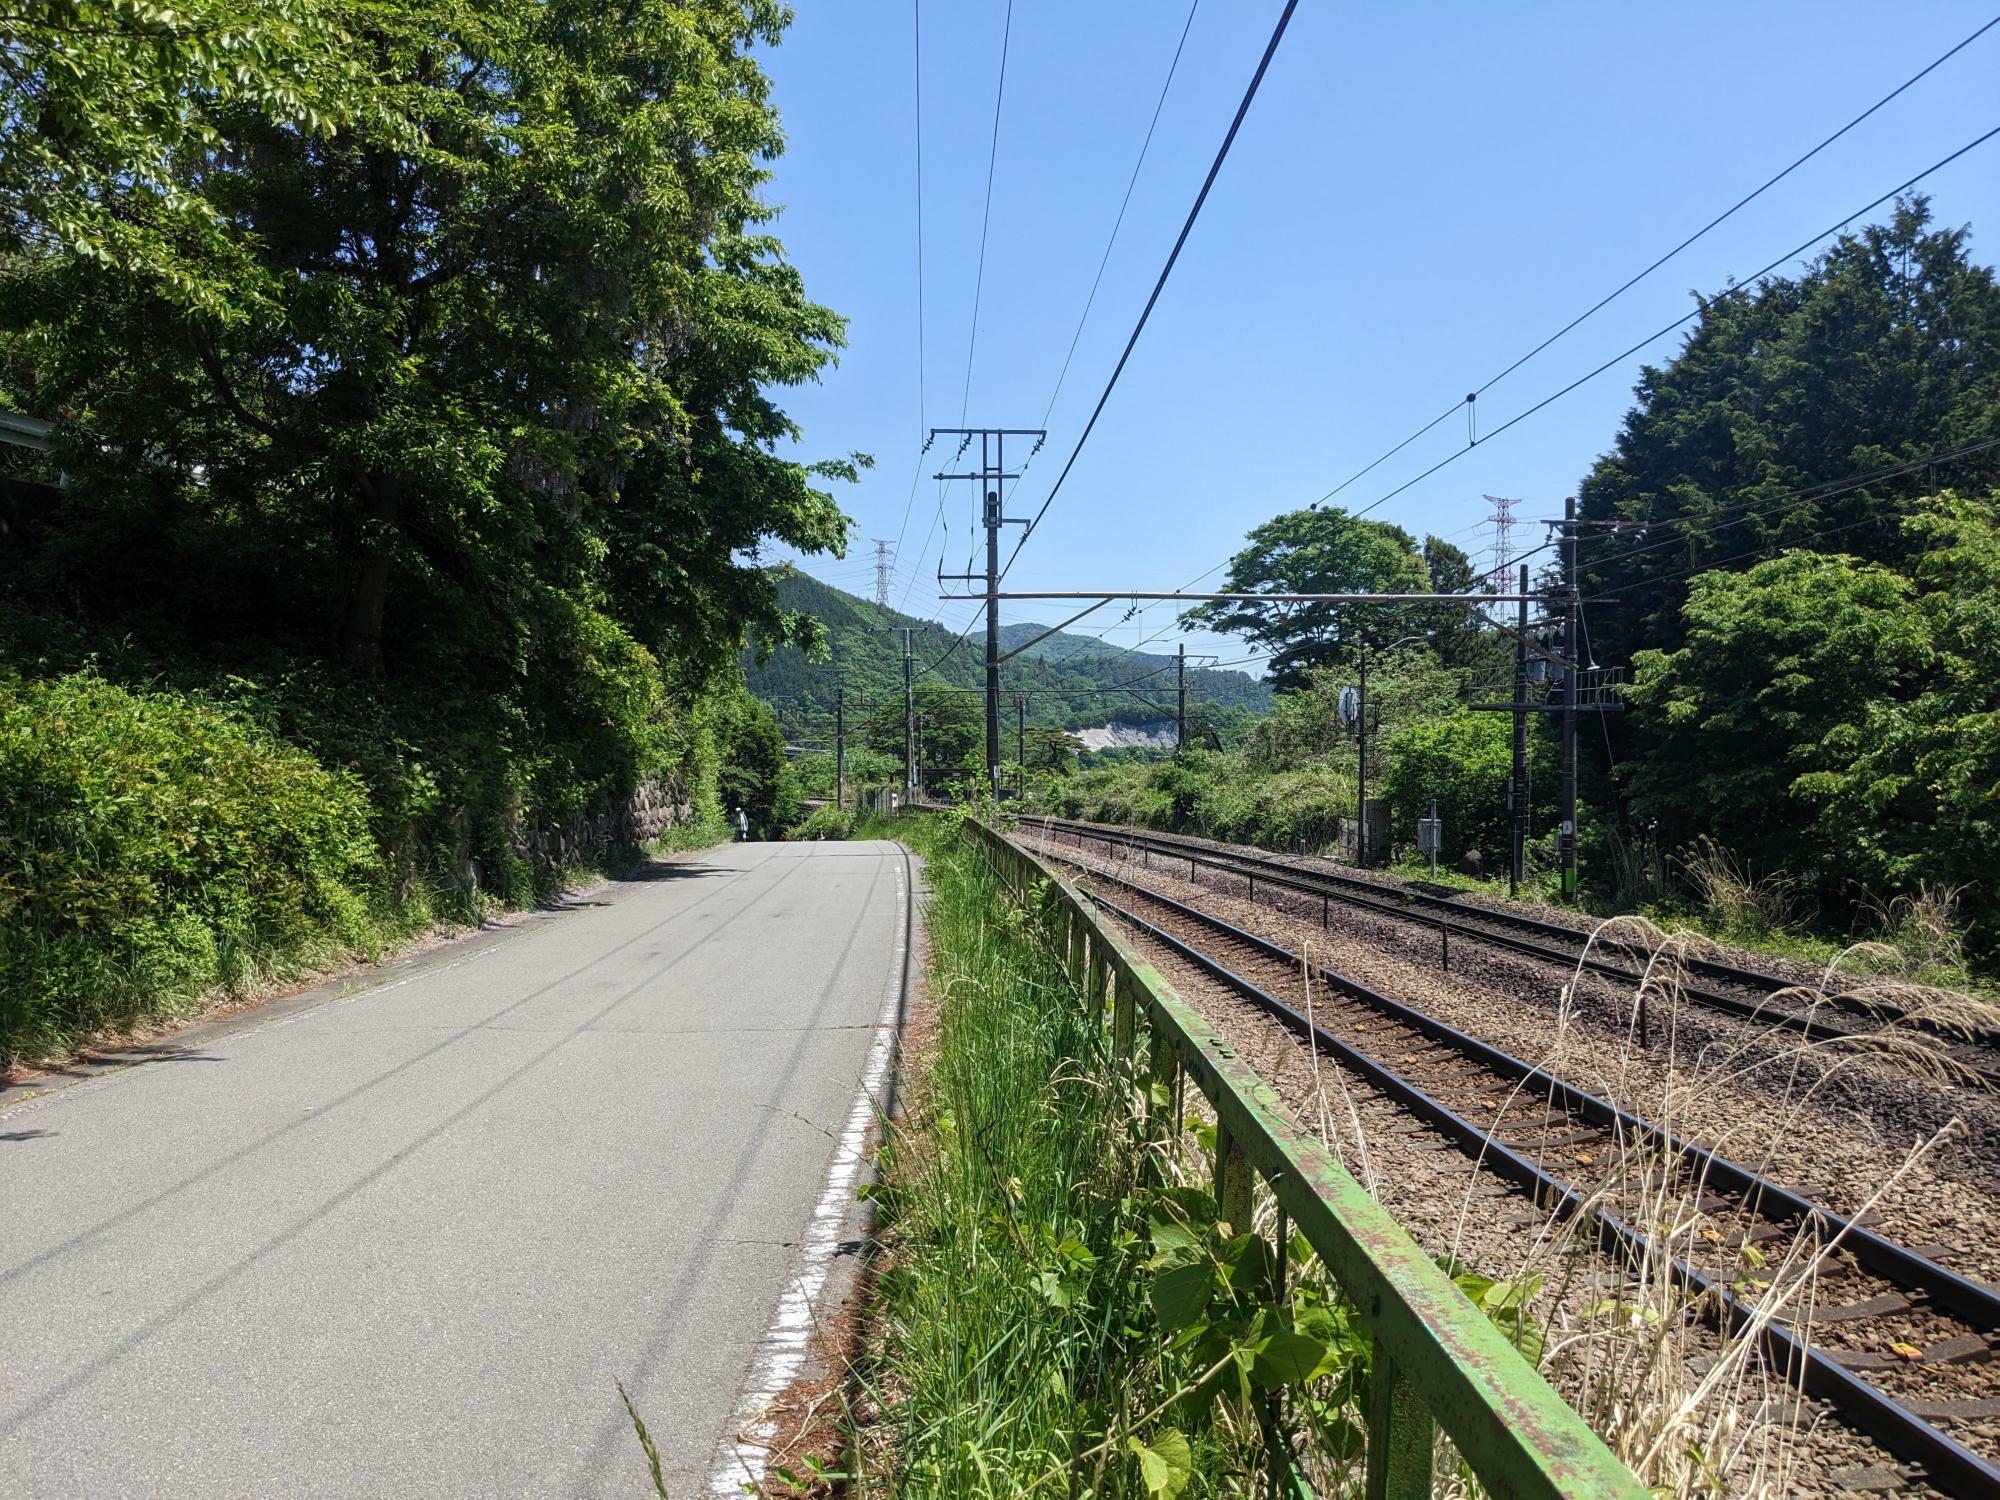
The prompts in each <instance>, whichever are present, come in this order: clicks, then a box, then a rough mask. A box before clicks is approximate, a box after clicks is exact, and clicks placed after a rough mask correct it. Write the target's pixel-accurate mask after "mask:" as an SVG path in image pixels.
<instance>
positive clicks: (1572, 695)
mask: <svg viewBox="0 0 2000 1500" xmlns="http://www.w3.org/2000/svg"><path fill="white" fill-rule="evenodd" d="M1562 536H1563V540H1562V571H1563V705H1562V896H1563V900H1565V901H1574V900H1576V886H1577V878H1576V844H1577V838H1576V831H1577V830H1576V678H1577V673H1578V671H1579V670H1580V663H1581V662H1582V660H1583V658H1582V656H1581V655H1580V654H1579V652H1578V650H1577V645H1578V642H1577V635H1576V619H1577V592H1576V496H1574V495H1571V496H1570V497H1569V498H1568V499H1567V500H1565V501H1564V502H1563V528H1562Z"/></svg>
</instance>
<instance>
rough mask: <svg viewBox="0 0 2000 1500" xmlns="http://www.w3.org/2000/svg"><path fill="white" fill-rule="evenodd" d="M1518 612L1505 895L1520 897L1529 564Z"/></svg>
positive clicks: (1524, 845) (1524, 862)
mask: <svg viewBox="0 0 2000 1500" xmlns="http://www.w3.org/2000/svg"><path fill="white" fill-rule="evenodd" d="M1520 592H1521V612H1520V615H1519V617H1518V619H1519V624H1518V627H1517V629H1516V632H1515V635H1514V782H1513V792H1514V795H1513V804H1514V805H1513V806H1512V807H1510V808H1509V809H1508V811H1509V812H1511V813H1513V815H1514V848H1513V858H1512V859H1510V860H1509V861H1508V864H1507V894H1508V895H1509V896H1518V895H1520V894H1521V882H1522V880H1524V879H1525V878H1527V871H1528V565H1527V564H1526V563H1522V564H1521V590H1520Z"/></svg>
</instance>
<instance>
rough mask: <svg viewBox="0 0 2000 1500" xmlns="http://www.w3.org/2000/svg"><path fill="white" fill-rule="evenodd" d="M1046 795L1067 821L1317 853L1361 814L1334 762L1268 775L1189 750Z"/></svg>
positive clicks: (1083, 777) (1070, 782) (1094, 774)
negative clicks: (1343, 825) (1084, 820)
mask: <svg viewBox="0 0 2000 1500" xmlns="http://www.w3.org/2000/svg"><path fill="white" fill-rule="evenodd" d="M1041 795H1042V801H1043V805H1046V806H1048V807H1049V808H1050V810H1051V811H1054V812H1057V813H1059V814H1061V815H1062V816H1063V817H1069V818H1088V819H1090V820H1091V821H1092V822H1101V823H1132V824H1136V825H1138V826H1140V827H1144V828H1158V829H1161V830H1163V831H1167V832H1174V833H1196V834H1200V835H1202V836H1203V837H1205V838H1214V839H1224V840H1228V841H1229V842H1232V843H1245V844H1261V845H1263V846H1264V847H1265V848H1267V849H1287V850H1290V849H1297V848H1301V847H1303V848H1306V849H1311V850H1317V849H1320V848H1322V847H1324V846H1326V845H1328V844H1331V843H1332V842H1333V840H1334V838H1335V836H1336V835H1337V833H1338V831H1339V824H1340V820H1341V819H1342V818H1352V817H1353V816H1354V773H1353V771H1352V769H1351V768H1345V767H1342V766H1339V765H1336V764H1334V763H1332V762H1330V761H1327V760H1317V761H1313V762H1310V763H1308V764H1304V765H1301V766H1299V767H1297V768H1295V769H1292V770H1285V771H1275V772H1266V771H1263V770H1261V769H1259V768H1258V767H1257V766H1255V765H1254V764H1252V763H1251V762H1250V761H1248V760H1246V759H1245V758H1244V757H1243V756H1241V755H1237V754H1234V753H1230V752H1221V751H1212V750H1187V751H1183V752H1182V753H1181V754H1180V755H1177V756H1175V757H1174V758H1173V759H1172V760H1168V761H1162V762H1155V763H1151V764H1149V763H1146V762H1135V761H1127V762H1124V763H1120V764H1115V765H1111V766H1106V767H1103V768H1101V769H1096V770H1089V771H1081V772H1078V773H1077V774H1076V775H1075V776H1071V777H1067V778H1065V779H1063V780H1061V781H1057V782H1055V783H1053V784H1051V785H1050V786H1048V787H1047V788H1046V790H1045V791H1044V792H1043V793H1042V794H1041Z"/></svg>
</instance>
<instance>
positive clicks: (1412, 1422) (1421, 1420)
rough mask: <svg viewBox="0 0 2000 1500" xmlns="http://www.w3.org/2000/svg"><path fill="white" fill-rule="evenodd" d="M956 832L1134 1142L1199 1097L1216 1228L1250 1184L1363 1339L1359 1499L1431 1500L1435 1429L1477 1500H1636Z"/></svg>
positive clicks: (1072, 915)
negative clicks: (1075, 1025) (1103, 1080)
mask: <svg viewBox="0 0 2000 1500" xmlns="http://www.w3.org/2000/svg"><path fill="white" fill-rule="evenodd" d="M967 827H968V830H969V831H971V832H973V833H974V834H976V835H977V836H978V838H979V839H980V840H981V842H982V843H983V844H984V846H985V849H986V853H987V856H988V858H989V859H990V860H991V861H992V864H993V866H994V868H995V869H996V871H998V872H999V874H1000V876H1001V879H1002V880H1003V882H1004V883H1005V884H1006V885H1007V886H1008V887H1009V888H1010V889H1011V890H1012V891H1013V892H1014V894H1015V897H1016V899H1017V900H1019V901H1020V902H1021V903H1022V904H1023V905H1024V906H1031V907H1032V908H1033V909H1035V910H1037V911H1038V912H1040V913H1041V914H1042V916H1043V918H1044V920H1045V921H1046V922H1047V924H1048V927H1047V930H1048V931H1049V932H1050V935H1051V937H1052V938H1053V940H1054V941H1055V942H1057V943H1059V944H1060V945H1061V949H1062V953H1061V957H1062V961H1063V964H1064V967H1065V969H1066V970H1067V972H1068V974H1069V976H1070V978H1071V980H1072V982H1073V983H1074V984H1075V986H1076V989H1077V991H1078V993H1079V995H1080V996H1081V997H1082V998H1083V1000H1084V1002H1085V1003H1086V1004H1091V1005H1093V1006H1101V1007H1106V1008H1108V1010H1109V1012H1110V1015H1109V1018H1108V1019H1109V1026H1110V1042H1111V1047H1110V1051H1111V1054H1112V1056H1113V1057H1114V1059H1116V1063H1117V1066H1118V1067H1119V1069H1120V1070H1121V1073H1122V1074H1123V1076H1125V1077H1127V1078H1128V1079H1129V1080H1130V1081H1131V1082H1132V1083H1134V1084H1137V1085H1140V1087H1139V1088H1137V1089H1135V1090H1134V1093H1135V1096H1136V1097H1137V1098H1139V1099H1142V1100H1144V1101H1145V1104H1144V1106H1143V1109H1144V1124H1143V1126H1142V1128H1143V1129H1145V1130H1146V1131H1147V1132H1148V1134H1153V1133H1156V1132H1159V1131H1161V1130H1163V1129H1164V1130H1166V1131H1178V1130H1179V1129H1180V1112H1179V1110H1178V1109H1176V1108H1171V1107H1169V1106H1166V1105H1164V1104H1163V1103H1162V1101H1163V1100H1173V1099H1178V1098H1179V1091H1178V1090H1179V1082H1178V1081H1179V1080H1181V1079H1186V1080H1188V1081H1190V1082H1192V1083H1194V1084H1195V1085H1196V1086H1197V1087H1199V1088H1200V1090H1201V1092H1202V1093H1203V1094H1204V1095H1205V1096H1206V1097H1207V1098H1208V1100H1209V1102H1210V1103H1211V1104H1213V1106H1214V1108H1215V1113H1216V1139H1215V1173H1216V1182H1215V1195H1216V1199H1217V1202H1218V1207H1219V1209H1220V1210H1221V1211H1222V1217H1223V1218H1224V1219H1225V1220H1226V1221H1227V1222H1229V1223H1231V1224H1232V1225H1234V1224H1248V1223H1249V1222H1250V1220H1251V1210H1252V1206H1253V1204H1252V1196H1251V1186H1252V1184H1253V1182H1254V1181H1255V1180H1256V1178H1258V1177H1260V1176H1261V1177H1262V1178H1263V1179H1264V1181H1265V1183H1266V1184H1267V1185H1268V1187H1269V1189H1270V1193H1271V1196H1272V1197H1273V1198H1274V1199H1275V1200H1276V1202H1277V1205H1278V1208H1279V1210H1280V1224H1279V1228H1278V1232H1277V1236H1276V1241H1277V1244H1278V1245H1282V1244H1284V1243H1285V1239H1286V1227H1285V1226H1286V1225H1287V1224H1289V1225H1290V1226H1291V1227H1292V1228H1294V1229H1296V1230H1297V1231H1298V1232H1299V1233H1301V1234H1303V1235H1304V1236H1305V1237H1306V1239H1307V1240H1308V1241H1309V1242H1310V1243H1311V1244H1312V1246H1313V1248H1314V1250H1315V1251H1316V1252H1317V1253H1318V1255H1319V1257H1320V1259H1321V1261H1322V1262H1323V1263H1324V1264H1325V1266H1326V1267H1327V1269H1328V1271H1329V1273H1330V1274H1331V1275H1332V1277H1333V1279H1334V1280H1335V1282H1337V1283H1338V1285H1339V1286H1340V1287H1341V1289H1342V1291H1343V1293H1344V1294H1345V1295H1346V1296H1347V1297H1348V1298H1349V1299H1350V1300H1351V1302H1352V1303H1353V1306H1354V1309H1355V1312H1356V1314H1357V1315H1358V1317H1359V1318H1360V1320H1361V1322H1362V1324H1363V1325H1364V1326H1365V1327H1367V1328H1368V1329H1369V1330H1370V1331H1371V1333H1372V1334H1373V1336H1374V1340H1375V1344H1374V1349H1375V1354H1374V1365H1373V1369H1372V1373H1371V1378H1370V1380H1369V1388H1368V1395H1367V1400H1366V1406H1367V1413H1366V1422H1365V1430H1366V1434H1367V1440H1366V1443H1365V1446H1364V1453H1363V1456H1364V1461H1365V1464H1366V1475H1365V1479H1364V1484H1363V1493H1364V1494H1365V1495H1366V1496H1367V1497H1369V1500H1429V1497H1430V1495H1431V1494H1432V1480H1433V1474H1432V1453H1433V1448H1434V1436H1435V1431H1436V1429H1437V1428H1439V1427H1442V1428H1443V1429H1444V1431H1445V1432H1446V1433H1447V1434H1448V1435H1449V1436H1450V1437H1451V1439H1452V1442H1453V1444H1454V1445H1455V1446H1456V1447H1457V1449H1458V1452H1459V1455H1460V1456H1461V1458H1462V1459H1463V1460H1464V1461H1465V1463H1466V1464H1467V1465H1468V1466H1469V1467H1470V1468H1471V1470H1472V1471H1473V1473H1474V1474H1475V1475H1476V1476H1477V1477H1478V1479H1479V1481H1480V1484H1481V1485H1482V1486H1483V1487H1484V1489H1485V1490H1486V1492H1487V1493H1489V1494H1495V1495H1518V1496H1522V1497H1531V1496H1533V1497H1543V1500H1585V1497H1590V1500H1613V1497H1618V1500H1644V1496H1645V1491H1644V1490H1643V1489H1642V1488H1641V1487H1640V1485H1639V1484H1638V1482H1637V1481H1636V1480H1635V1479H1634V1478H1633V1476H1632V1475H1631V1473H1630V1471H1629V1470H1627V1469H1626V1467H1625V1466H1624V1465H1623V1464H1622V1463H1620V1462H1619V1461H1618V1459H1617V1458H1615V1457H1614V1456H1613V1455H1612V1454H1611V1452H1610V1451H1609V1450H1608V1449H1607V1448H1606V1447H1605V1444H1604V1441H1603V1439H1602V1438H1600V1437H1599V1436H1598V1435H1597V1434H1596V1433H1595V1432H1593V1431H1592V1430H1591V1428H1590V1427H1589V1425H1588V1424H1587V1423H1585V1422H1584V1421H1583V1419H1582V1418H1581V1417H1580V1416H1578V1415H1577V1413H1576V1412H1575V1411H1574V1410H1573V1409H1572V1408H1571V1407H1570V1406H1569V1405H1568V1404H1567V1403H1566V1402H1565V1401H1563V1399H1562V1398H1561V1397H1560V1396H1559V1395H1557V1394H1556V1392H1555V1391H1554V1390H1553V1389H1552V1388H1551V1387H1550V1386H1549V1384H1548V1382H1547V1381H1546V1380H1545V1379H1544V1378H1543V1377H1542V1376H1541V1375H1540V1373H1539V1372H1537V1371H1536V1370H1535V1369H1534V1368H1533V1367H1532V1366H1531V1365H1529V1364H1528V1363H1527V1362H1526V1360H1525V1359H1524V1358H1523V1357H1522V1355H1521V1353H1520V1351H1519V1350H1518V1349H1517V1348H1516V1347H1515V1346H1514V1344H1513V1343H1512V1342H1511V1341H1510V1340H1509V1339H1508V1338H1507V1336H1506V1335H1505V1334H1503V1333H1502V1332H1501V1331H1500V1330H1499V1329H1498V1328H1497V1327H1496V1326H1495V1325H1494V1324H1493V1323H1492V1322H1491V1320H1490V1319H1488V1318H1487V1317H1486V1315H1485V1314H1484V1313H1482V1312H1481V1311H1480V1310H1479V1309H1478V1308H1476V1307H1474V1306H1473V1305H1472V1304H1471V1303H1470V1302H1469V1301H1467V1299H1466V1298H1465V1295H1464V1294H1463V1293H1462V1292H1461V1291H1460V1290H1459V1289H1458V1288H1457V1287H1456V1286H1455V1285H1453V1284H1452V1282H1451V1280H1450V1279H1449V1277H1447V1276H1446V1275H1445V1273H1444V1272H1443V1271H1442V1270H1441V1269H1440V1268H1439V1266H1438V1265H1437V1264H1436V1262H1435V1261H1434V1260H1433V1259H1432V1258H1431V1256H1430V1255H1429V1254H1428V1253H1427V1252H1426V1251H1425V1250H1424V1249H1423V1248H1422V1247H1421V1246H1419V1245H1418V1244H1417V1243H1416V1242H1415V1241H1414V1240H1413V1239H1411V1237H1410V1235H1409V1233H1408V1232H1407V1231H1406V1230H1404V1229H1403V1228H1402V1227H1401V1226H1400V1225H1399V1224H1398V1223H1397V1222H1396V1221H1395V1219H1394V1218H1393V1217H1392V1216H1391V1215H1390V1214H1389V1213H1388V1212H1387V1211H1386V1210H1385V1209H1384V1208H1383V1207H1382V1205H1381V1204H1379V1203H1377V1202H1376V1201H1375V1200H1374V1199H1373V1198H1372V1197H1371V1196H1370V1195H1369V1194H1368V1192H1367V1191H1366V1189H1364V1188H1363V1187H1362V1186H1361V1184H1360V1183H1358V1182H1357V1181H1355V1180H1354V1178H1353V1176H1352V1175H1351V1174H1350V1173H1349V1172H1347V1171H1346V1169H1345V1168H1344V1167H1342V1166H1341V1164H1340V1163H1339V1162H1338V1161H1336V1160H1335V1159H1334V1158H1333V1156H1332V1154H1331V1153H1330V1152H1329V1151H1328V1150H1327V1149H1326V1147H1325V1146H1324V1145H1323V1144H1322V1143H1321V1142H1319V1141H1318V1140H1316V1139H1315V1138H1314V1137H1313V1136H1312V1134H1311V1133H1310V1132H1309V1131H1307V1130H1305V1129H1304V1128H1303V1127H1302V1126H1301V1125H1300V1124H1299V1122H1298V1120H1297V1119H1296V1117H1294V1116H1293V1115H1292V1114H1291V1112H1290V1110H1289V1109H1287V1108H1286V1106H1285V1105H1284V1104H1283V1103H1282V1101H1280V1100H1279V1098H1278V1096H1277V1094H1276V1093H1275V1092H1274V1091H1273V1090H1272V1088H1271V1086H1270V1084H1269V1083H1268V1082H1267V1081H1265V1080H1264V1079H1263V1078H1262V1077H1260V1076H1259V1075H1258V1074H1257V1072H1256V1070H1255V1069H1254V1068H1252V1067H1251V1066H1250V1065H1249V1064H1248V1063H1247V1062H1246V1061H1244V1060H1243V1059H1242V1058H1241V1057H1239V1056H1238V1055H1237V1053H1236V1050H1235V1048H1234V1047H1232V1046H1231V1045H1230V1043H1229V1042H1228V1040H1227V1039H1226V1038H1225V1037H1223V1036H1222V1035H1221V1034H1220V1033H1219V1032H1218V1031H1217V1030H1216V1029H1215V1027H1214V1025H1213V1023H1211V1022H1210V1021H1209V1020H1208V1019H1207V1018H1206V1017H1205V1016H1203V1015H1202V1013H1201V1012H1200V1011H1199V1010H1197V1009H1196V1008H1195V1007H1193V1006H1192V1005H1190V1004H1189V1003H1188V1002H1187V1001H1186V1000H1184V999H1183V998H1181V996H1180V995H1179V994H1178V993H1177V992H1176V991H1175V990H1174V988H1173V987H1172V985H1170V984H1169V983H1168V982H1167V981H1166V979H1165V978H1163V977H1162V976H1161V975H1160V973H1159V972H1158V970H1156V969H1155V968H1154V967H1153V966H1152V964H1151V963H1150V962H1149V961H1148V960H1147V959H1146V958H1145V957H1144V956H1143V955H1142V954H1141V953H1139V952H1138V951H1137V950H1136V949H1135V948H1133V947H1132V946H1131V945H1130V944H1129V943H1128V942H1127V941H1126V939H1125V938H1124V937H1123V936H1121V935H1120V933H1119V932H1118V931H1117V930H1116V926H1115V924H1114V923H1113V922H1112V921H1111V920H1110V919H1109V918H1108V917H1105V916H1101V915H1100V914H1099V913H1098V912H1097V910H1096V909H1095V908H1094V907H1093V906H1092V904H1091V903H1090V902H1089V901H1088V900H1086V899H1085V897H1084V896H1083V895H1082V894H1081V893H1080V892H1079V891H1078V890H1077V889H1076V887H1075V886H1074V885H1072V884H1071V883H1070V882H1069V881H1067V880H1065V879H1064V878H1063V876H1062V874H1061V872H1060V871H1058V870H1055V869H1053V868H1052V867H1051V866H1049V865H1048V864H1046V863H1044V862H1043V860H1042V859H1041V858H1039V857H1038V856H1037V855H1036V854H1034V853H1033V852H1031V851H1029V850H1027V849H1024V848H1022V847H1021V846H1020V845H1018V844H1015V843H1012V842H1010V841H1009V840H1007V839H1006V838H1005V837H1004V836H1002V835H1001V834H999V833H998V832H996V831H995V830H994V829H992V828H991V827H989V826H988V825H986V824H985V823H983V822H980V821H978V820H977V819H974V820H971V821H969V822H968V824H967ZM1142 1025H1143V1028H1144V1031H1145V1033H1146V1034H1147V1036H1146V1039H1145V1040H1144V1041H1142V1039H1141V1036H1140V1034H1139V1031H1140V1027H1141V1026H1142ZM1274 1253H1276V1252H1275V1251H1274ZM1279 1265H1280V1266H1281V1267H1282V1265H1283V1260H1282V1258H1280V1259H1279ZM1292 1477H1293V1478H1296V1477H1297V1476H1296V1474H1294V1475H1293V1476H1292ZM1272 1478H1273V1479H1274V1480H1279V1479H1281V1478H1282V1476H1280V1475H1278V1474H1277V1473H1275V1472H1274V1473H1273V1475H1272Z"/></svg>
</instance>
